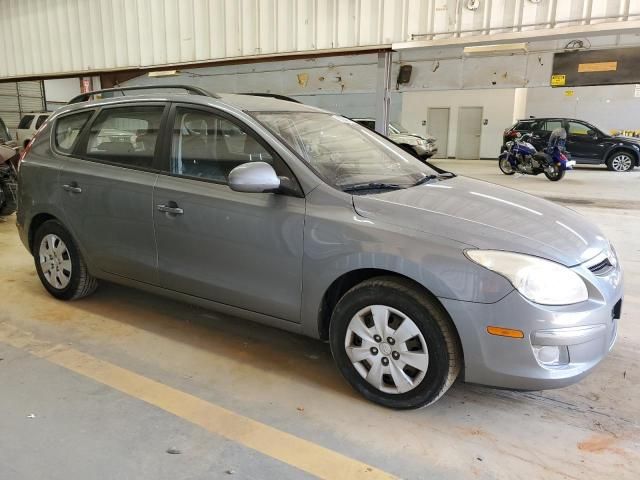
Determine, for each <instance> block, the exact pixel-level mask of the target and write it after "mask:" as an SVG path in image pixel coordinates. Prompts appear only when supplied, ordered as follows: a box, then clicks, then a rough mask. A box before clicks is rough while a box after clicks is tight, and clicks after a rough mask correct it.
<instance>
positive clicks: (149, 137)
mask: <svg viewBox="0 0 640 480" xmlns="http://www.w3.org/2000/svg"><path fill="white" fill-rule="evenodd" d="M163 112H164V105H159V106H141V107H132V106H128V107H119V108H109V109H106V110H103V111H102V112H101V113H100V115H99V116H98V118H97V119H96V120H95V121H94V122H93V124H92V125H91V132H90V134H89V140H88V142H87V146H86V152H85V155H84V156H85V157H88V158H93V159H95V160H100V161H104V162H109V163H115V164H117V165H122V166H125V167H141V168H151V167H152V166H153V157H154V153H155V150H156V144H157V143H158V142H157V140H158V133H159V129H160V121H161V119H162V113H163Z"/></svg>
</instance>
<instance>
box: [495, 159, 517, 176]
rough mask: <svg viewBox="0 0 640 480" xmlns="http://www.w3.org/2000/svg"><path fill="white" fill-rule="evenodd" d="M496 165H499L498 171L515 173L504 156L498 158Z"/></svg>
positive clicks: (508, 173)
mask: <svg viewBox="0 0 640 480" xmlns="http://www.w3.org/2000/svg"><path fill="white" fill-rule="evenodd" d="M498 166H499V167H500V171H502V173H504V174H505V175H513V174H514V173H516V171H515V170H514V169H513V167H512V166H511V162H510V161H509V159H508V158H506V157H505V158H501V159H500V160H498Z"/></svg>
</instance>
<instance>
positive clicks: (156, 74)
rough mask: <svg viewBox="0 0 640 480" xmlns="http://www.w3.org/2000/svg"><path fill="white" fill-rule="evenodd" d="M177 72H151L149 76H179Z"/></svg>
mask: <svg viewBox="0 0 640 480" xmlns="http://www.w3.org/2000/svg"><path fill="white" fill-rule="evenodd" d="M177 74H178V71H177V70H157V71H155V72H149V73H148V74H147V75H149V76H150V77H170V76H171V75H177Z"/></svg>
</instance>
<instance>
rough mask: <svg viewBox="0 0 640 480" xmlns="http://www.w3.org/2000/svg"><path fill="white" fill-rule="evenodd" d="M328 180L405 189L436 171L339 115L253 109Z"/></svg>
mask: <svg viewBox="0 0 640 480" xmlns="http://www.w3.org/2000/svg"><path fill="white" fill-rule="evenodd" d="M254 116H255V117H256V118H257V119H258V120H259V121H260V122H262V123H263V124H264V125H265V126H267V128H269V129H270V130H271V131H273V132H274V133H276V134H277V135H279V136H280V138H282V139H283V140H284V141H285V142H286V143H287V144H288V145H289V147H291V149H292V150H293V151H295V152H296V153H297V154H298V155H300V157H301V158H302V159H303V160H305V161H306V162H307V163H308V164H309V166H311V168H313V169H314V170H315V171H316V172H317V173H318V174H319V175H320V176H321V177H323V178H324V179H325V180H326V181H327V182H328V183H329V184H331V185H333V186H334V187H337V188H340V189H343V190H344V189H346V188H350V187H353V186H356V185H363V184H394V185H397V186H399V187H410V186H412V185H415V184H416V182H419V181H421V180H422V179H424V178H425V176H429V175H436V172H435V171H434V170H433V169H431V168H429V167H428V166H427V165H425V164H423V163H422V162H420V161H419V160H418V159H416V158H415V157H413V156H411V155H410V154H408V153H406V152H405V151H404V150H402V149H401V148H399V147H397V146H396V145H395V144H394V143H392V142H390V141H388V140H386V139H385V138H384V137H381V136H380V135H378V134H376V133H374V132H371V131H370V130H368V129H367V128H365V127H362V126H361V125H358V124H357V123H355V122H352V121H351V120H348V119H346V118H344V117H341V116H338V115H332V114H329V113H320V112H318V113H316V112H273V113H272V112H259V113H258V112H256V113H254Z"/></svg>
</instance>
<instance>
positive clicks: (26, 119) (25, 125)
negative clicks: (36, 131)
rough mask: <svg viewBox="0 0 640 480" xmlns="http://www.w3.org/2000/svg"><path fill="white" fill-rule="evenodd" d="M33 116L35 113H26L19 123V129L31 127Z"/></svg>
mask: <svg viewBox="0 0 640 480" xmlns="http://www.w3.org/2000/svg"><path fill="white" fill-rule="evenodd" d="M33 117H34V115H25V116H24V117H22V120H20V123H19V124H18V130H26V129H27V128H29V125H31V122H33Z"/></svg>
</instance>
